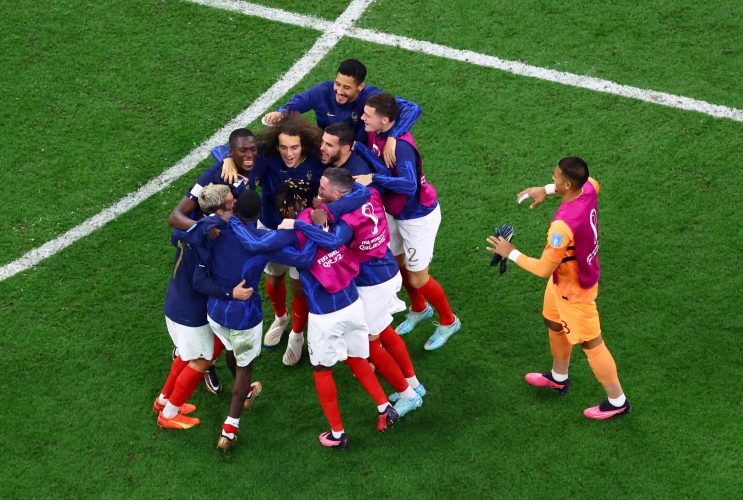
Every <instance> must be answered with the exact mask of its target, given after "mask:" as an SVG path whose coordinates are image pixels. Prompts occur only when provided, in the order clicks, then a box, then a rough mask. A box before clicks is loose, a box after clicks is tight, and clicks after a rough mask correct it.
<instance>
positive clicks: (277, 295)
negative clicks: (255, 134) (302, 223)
mask: <svg viewBox="0 0 743 500" xmlns="http://www.w3.org/2000/svg"><path fill="white" fill-rule="evenodd" d="M320 137H321V131H320V130H319V129H318V128H317V127H315V126H314V125H312V124H311V123H310V122H309V121H307V120H306V119H305V118H304V117H303V116H302V115H300V114H299V113H288V114H286V115H284V116H283V117H282V118H281V120H279V121H278V122H277V123H276V124H275V125H274V126H273V127H271V128H269V129H268V130H266V133H265V137H264V140H263V142H264V146H263V150H262V151H263V152H262V154H261V155H260V156H259V159H258V162H259V164H261V168H262V170H261V176H260V178H259V179H260V184H261V188H262V190H261V197H262V200H263V211H262V212H261V215H260V219H259V227H262V228H267V229H276V227H277V226H278V224H279V223H280V222H281V221H282V219H283V217H282V215H281V214H280V213H279V211H278V209H277V208H276V200H275V196H276V191H277V190H278V189H279V187H280V186H281V185H283V184H284V183H286V182H287V181H289V180H293V181H302V182H303V183H305V184H306V186H307V190H306V192H305V194H304V196H305V197H306V199H307V202H308V203H311V201H312V198H313V197H314V196H315V195H316V194H317V188H318V185H319V182H320V177H321V176H322V172H323V170H325V166H324V165H323V164H322V163H321V162H320V159H319V150H320ZM287 272H289V277H290V285H291V290H292V316H293V321H292V330H291V333H290V335H289V342H290V343H291V344H292V345H300V350H301V344H303V343H304V334H303V331H304V329H305V327H306V326H307V300H306V299H305V297H304V293H303V292H302V286H301V284H300V282H299V273H298V272H297V270H296V269H294V268H290V267H289V266H284V265H281V264H278V263H274V262H270V263H268V264H267V265H266V269H265V273H266V292H267V293H268V298H269V300H270V301H271V305H272V306H273V310H274V314H275V316H276V317H275V319H274V321H273V323H272V324H271V326H270V327H269V328H268V330H267V331H266V335H265V337H264V339H263V344H264V345H265V346H266V347H269V348H272V347H275V346H276V345H278V344H279V342H280V341H281V337H282V336H283V334H284V330H285V329H286V327H287V326H288V325H289V314H288V311H287V308H286V285H285V278H286V274H287ZM285 364H287V363H285Z"/></svg>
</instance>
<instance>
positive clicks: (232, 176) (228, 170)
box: [220, 158, 238, 184]
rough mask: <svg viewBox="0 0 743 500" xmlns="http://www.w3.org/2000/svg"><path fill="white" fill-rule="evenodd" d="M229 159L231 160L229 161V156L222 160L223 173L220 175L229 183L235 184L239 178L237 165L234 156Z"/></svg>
mask: <svg viewBox="0 0 743 500" xmlns="http://www.w3.org/2000/svg"><path fill="white" fill-rule="evenodd" d="M229 160H230V161H227V158H225V159H224V161H223V162H222V173H221V174H220V175H221V177H222V180H223V181H225V182H226V183H227V184H234V183H236V182H237V180H238V176H237V166H236V165H235V162H234V161H232V158H229Z"/></svg>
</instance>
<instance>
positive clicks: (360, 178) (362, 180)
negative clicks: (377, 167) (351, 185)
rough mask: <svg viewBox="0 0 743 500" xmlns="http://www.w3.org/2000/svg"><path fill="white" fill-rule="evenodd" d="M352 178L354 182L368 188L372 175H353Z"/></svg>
mask: <svg viewBox="0 0 743 500" xmlns="http://www.w3.org/2000/svg"><path fill="white" fill-rule="evenodd" d="M353 178H354V179H355V180H356V182H358V183H359V184H363V185H364V186H368V185H369V184H371V183H372V174H363V175H355V176H354V177H353Z"/></svg>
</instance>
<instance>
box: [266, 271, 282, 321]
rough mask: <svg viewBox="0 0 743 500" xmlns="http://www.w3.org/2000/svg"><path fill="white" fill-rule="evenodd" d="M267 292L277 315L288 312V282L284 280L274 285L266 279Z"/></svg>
mask: <svg viewBox="0 0 743 500" xmlns="http://www.w3.org/2000/svg"><path fill="white" fill-rule="evenodd" d="M266 293H267V294H268V300H270V301H271V305H272V306H273V312H274V314H276V316H277V317H279V318H280V317H281V316H283V315H284V314H286V284H285V283H284V282H283V281H282V282H280V283H279V284H278V285H276V286H274V285H272V284H271V283H269V282H268V280H266Z"/></svg>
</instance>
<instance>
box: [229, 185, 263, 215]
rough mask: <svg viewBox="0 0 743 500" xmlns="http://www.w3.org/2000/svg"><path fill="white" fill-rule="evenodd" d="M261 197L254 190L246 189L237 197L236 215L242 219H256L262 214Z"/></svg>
mask: <svg viewBox="0 0 743 500" xmlns="http://www.w3.org/2000/svg"><path fill="white" fill-rule="evenodd" d="M261 208H262V205H261V197H260V196H258V193H256V192H255V191H253V190H252V189H246V190H245V191H243V192H242V193H240V196H238V197H237V203H235V213H236V214H237V216H238V217H240V218H241V219H254V218H256V217H258V215H260V213H261Z"/></svg>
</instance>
